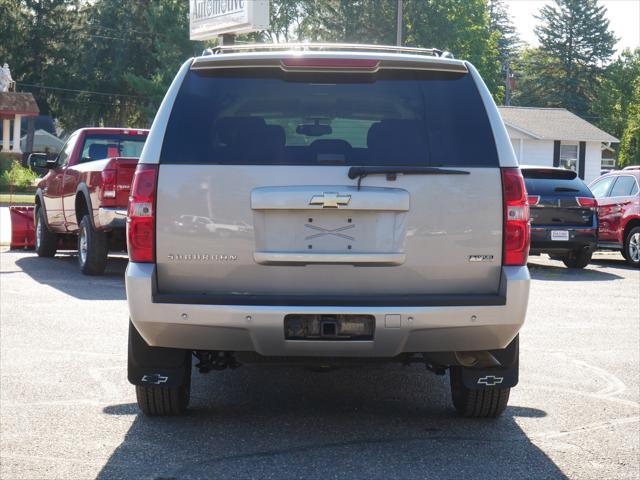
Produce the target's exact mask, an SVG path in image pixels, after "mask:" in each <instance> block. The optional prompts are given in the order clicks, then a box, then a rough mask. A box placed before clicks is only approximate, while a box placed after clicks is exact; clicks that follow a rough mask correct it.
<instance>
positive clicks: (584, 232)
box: [521, 166, 598, 268]
mask: <svg viewBox="0 0 640 480" xmlns="http://www.w3.org/2000/svg"><path fill="white" fill-rule="evenodd" d="M521 168H522V174H523V175H524V181H525V184H526V187H527V193H528V194H529V207H530V209H531V251H530V254H531V255H540V254H541V253H547V254H549V256H550V257H551V258H552V259H554V260H562V261H563V262H564V264H565V265H566V266H567V267H569V268H584V267H586V266H587V265H588V264H589V262H590V261H591V255H592V254H593V251H594V250H595V249H596V245H597V243H598V216H597V213H596V209H597V206H598V204H597V202H596V200H595V198H594V197H593V194H592V193H591V190H589V188H588V187H587V186H586V185H585V184H584V182H583V181H582V180H580V178H578V176H577V174H576V172H574V171H572V170H565V169H562V168H551V167H527V166H522V167H521Z"/></svg>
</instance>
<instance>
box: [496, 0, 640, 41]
mask: <svg viewBox="0 0 640 480" xmlns="http://www.w3.org/2000/svg"><path fill="white" fill-rule="evenodd" d="M506 3H507V4H508V7H509V14H510V15H511V18H512V19H513V23H514V25H515V27H516V28H517V29H518V33H519V34H520V38H521V39H522V40H523V41H525V42H527V43H528V44H530V45H532V46H536V45H537V43H538V41H537V38H536V35H535V33H534V32H533V28H534V27H535V26H536V24H537V23H538V21H537V20H536V19H535V18H534V15H537V13H538V12H539V11H540V9H541V8H542V7H543V6H544V5H546V4H548V3H553V2H552V1H551V0H507V1H506ZM600 3H601V4H603V5H604V6H605V7H606V8H607V16H608V18H609V22H610V24H609V27H610V28H611V29H612V30H613V32H614V33H615V36H616V37H618V38H620V40H619V41H618V43H617V44H616V50H617V51H618V52H621V51H622V50H624V49H625V48H632V49H633V48H635V47H640V0H600Z"/></svg>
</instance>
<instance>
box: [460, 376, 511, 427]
mask: <svg viewBox="0 0 640 480" xmlns="http://www.w3.org/2000/svg"><path fill="white" fill-rule="evenodd" d="M462 368H464V367H451V368H450V369H449V380H450V383H451V400H452V401H453V406H454V407H455V408H456V410H457V411H458V413H459V414H460V415H462V416H463V417H469V418H495V417H498V416H500V415H501V414H502V412H504V410H505V408H507V403H508V402H509V392H510V391H511V389H510V388H496V387H487V388H484V389H479V390H475V389H471V388H467V387H465V386H464V383H463V382H462Z"/></svg>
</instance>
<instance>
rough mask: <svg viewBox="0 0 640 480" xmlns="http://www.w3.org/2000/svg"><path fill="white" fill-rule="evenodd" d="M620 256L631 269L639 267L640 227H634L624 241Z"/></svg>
mask: <svg viewBox="0 0 640 480" xmlns="http://www.w3.org/2000/svg"><path fill="white" fill-rule="evenodd" d="M622 252H623V253H622V255H623V256H624V259H625V260H626V261H627V263H628V264H629V265H631V266H632V267H636V268H638V267H640V227H634V228H632V229H631V231H630V232H629V233H628V234H627V236H626V238H625V239H624V248H623V250H622Z"/></svg>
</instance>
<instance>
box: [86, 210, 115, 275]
mask: <svg viewBox="0 0 640 480" xmlns="http://www.w3.org/2000/svg"><path fill="white" fill-rule="evenodd" d="M108 254H109V241H108V239H107V235H106V234H105V233H104V232H97V231H95V230H94V229H93V226H92V225H91V219H90V218H89V216H88V215H85V216H84V217H82V220H81V221H80V231H79V232H78V264H79V265H80V271H81V272H82V273H84V274H85V275H102V274H103V273H104V269H105V268H106V267H107V255H108Z"/></svg>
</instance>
